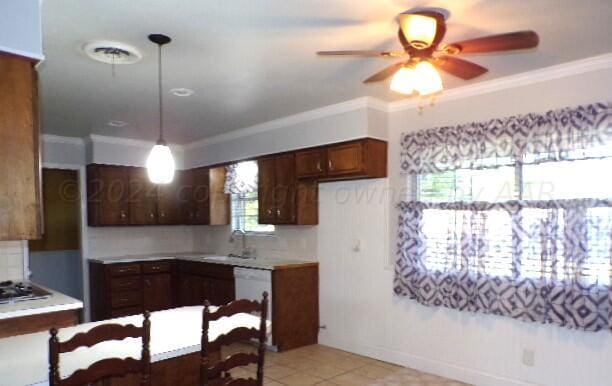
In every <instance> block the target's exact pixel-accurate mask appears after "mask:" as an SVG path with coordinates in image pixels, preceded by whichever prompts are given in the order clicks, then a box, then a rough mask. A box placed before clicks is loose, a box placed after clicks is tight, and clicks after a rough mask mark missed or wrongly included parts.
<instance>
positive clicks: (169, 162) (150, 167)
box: [147, 143, 176, 184]
mask: <svg viewBox="0 0 612 386" xmlns="http://www.w3.org/2000/svg"><path fill="white" fill-rule="evenodd" d="M175 168H176V166H175V164H174V157H172V152H171V151H170V148H169V147H168V146H167V145H166V144H163V143H158V144H157V145H155V146H153V149H151V153H149V157H148V158H147V174H148V175H149V180H150V181H151V182H152V183H154V184H169V183H171V182H172V180H173V179H174V169H175Z"/></svg>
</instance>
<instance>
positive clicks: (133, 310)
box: [110, 307, 142, 318]
mask: <svg viewBox="0 0 612 386" xmlns="http://www.w3.org/2000/svg"><path fill="white" fill-rule="evenodd" d="M110 314H111V318H121V317H122V316H130V315H138V314H142V307H126V308H117V309H114V310H112V311H111V313H110Z"/></svg>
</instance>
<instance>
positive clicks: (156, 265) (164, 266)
mask: <svg viewBox="0 0 612 386" xmlns="http://www.w3.org/2000/svg"><path fill="white" fill-rule="evenodd" d="M142 272H144V273H159V272H170V262H168V261H157V262H150V263H142Z"/></svg>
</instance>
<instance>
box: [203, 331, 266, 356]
mask: <svg viewBox="0 0 612 386" xmlns="http://www.w3.org/2000/svg"><path fill="white" fill-rule="evenodd" d="M251 339H259V329H257V328H246V327H238V328H235V329H233V330H232V331H230V332H228V333H227V334H221V335H219V336H218V337H217V339H215V340H213V341H212V342H208V349H209V350H210V351H218V350H219V349H220V348H221V347H222V346H227V345H230V344H232V343H238V342H244V341H248V340H251Z"/></svg>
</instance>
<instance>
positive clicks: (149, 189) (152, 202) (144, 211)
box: [128, 168, 157, 225]
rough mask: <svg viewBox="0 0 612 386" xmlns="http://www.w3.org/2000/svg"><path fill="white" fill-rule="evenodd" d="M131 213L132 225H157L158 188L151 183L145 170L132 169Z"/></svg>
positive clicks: (130, 177)
mask: <svg viewBox="0 0 612 386" xmlns="http://www.w3.org/2000/svg"><path fill="white" fill-rule="evenodd" d="M128 180H129V198H128V203H129V213H130V224H131V225H151V224H156V223H157V186H156V185H155V184H153V183H151V181H149V176H148V174H147V170H146V169H145V168H130V169H129V171H128Z"/></svg>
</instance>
